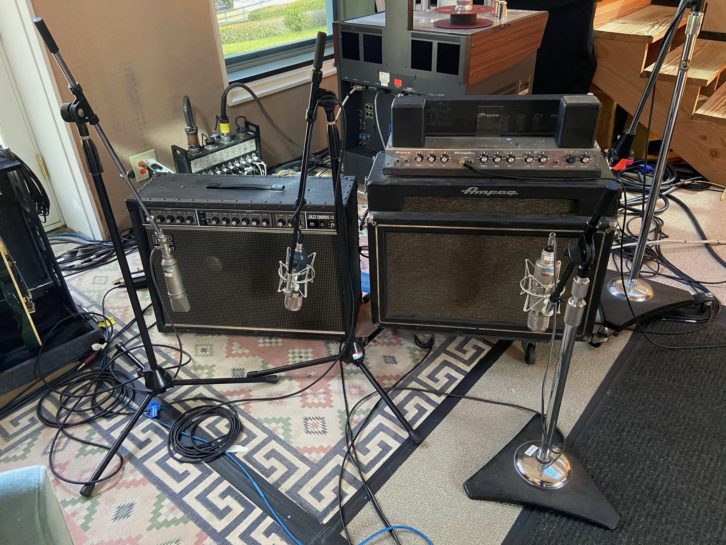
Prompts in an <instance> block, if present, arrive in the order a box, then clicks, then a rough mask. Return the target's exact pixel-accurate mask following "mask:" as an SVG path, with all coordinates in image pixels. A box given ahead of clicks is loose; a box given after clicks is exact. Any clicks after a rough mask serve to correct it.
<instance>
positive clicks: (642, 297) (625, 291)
mask: <svg viewBox="0 0 726 545" xmlns="http://www.w3.org/2000/svg"><path fill="white" fill-rule="evenodd" d="M607 287H608V292H609V293H610V295H612V296H613V297H616V298H618V299H623V300H625V299H629V300H630V301H632V302H634V303H642V302H643V301H647V300H649V299H652V298H653V296H654V295H655V291H654V290H653V287H652V286H651V285H650V284H649V283H648V282H646V281H645V280H643V279H642V278H635V279H633V280H623V279H622V278H615V279H613V280H611V281H610V282H609V283H608V284H607Z"/></svg>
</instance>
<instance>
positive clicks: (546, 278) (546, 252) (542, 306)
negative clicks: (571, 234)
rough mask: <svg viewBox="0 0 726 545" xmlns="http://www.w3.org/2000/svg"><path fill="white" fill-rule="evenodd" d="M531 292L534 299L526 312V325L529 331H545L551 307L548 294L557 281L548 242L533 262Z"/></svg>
mask: <svg viewBox="0 0 726 545" xmlns="http://www.w3.org/2000/svg"><path fill="white" fill-rule="evenodd" d="M532 280H533V281H532V283H531V292H532V295H533V299H534V301H533V302H532V303H531V307H530V309H529V313H528V314H527V327H528V328H529V329H530V330H531V331H547V328H548V327H549V325H550V317H551V316H552V314H553V309H552V308H551V306H550V305H549V296H550V295H551V294H552V292H553V291H554V289H555V283H556V281H557V262H556V260H555V252H554V247H553V245H551V244H550V243H549V242H548V243H547V246H545V247H544V249H543V250H542V254H541V255H540V257H539V259H538V260H537V261H536V262H535V263H534V271H533V272H532Z"/></svg>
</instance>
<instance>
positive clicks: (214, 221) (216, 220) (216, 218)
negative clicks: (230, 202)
mask: <svg viewBox="0 0 726 545" xmlns="http://www.w3.org/2000/svg"><path fill="white" fill-rule="evenodd" d="M209 223H211V224H212V225H217V224H218V223H219V218H218V217H217V216H215V217H213V218H212V219H211V220H209Z"/></svg>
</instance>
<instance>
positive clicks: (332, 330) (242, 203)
mask: <svg viewBox="0 0 726 545" xmlns="http://www.w3.org/2000/svg"><path fill="white" fill-rule="evenodd" d="M342 183H343V200H344V205H345V221H346V224H347V232H348V235H349V236H348V239H347V240H342V239H339V238H338V237H337V236H336V223H335V211H334V201H333V182H332V179H331V178H311V179H309V180H308V184H307V192H306V195H305V206H304V209H303V212H302V214H301V216H300V225H301V227H302V232H303V237H304V238H303V241H304V249H305V252H306V253H308V254H311V253H313V252H315V253H316V259H315V278H314V281H313V282H312V283H311V284H310V285H309V287H308V296H307V298H306V299H305V301H304V303H303V305H302V309H301V310H299V311H297V312H291V311H288V310H286V309H285V307H284V303H283V295H282V294H281V293H278V284H279V276H278V269H279V262H280V261H284V259H285V256H286V251H287V248H288V247H289V246H290V245H291V243H292V218H293V215H294V205H295V200H296V197H297V191H298V184H299V182H298V178H295V177H289V178H287V177H285V178H283V177H273V176H245V177H240V178H232V177H229V176H205V175H197V176H191V175H181V174H168V175H164V176H160V177H159V178H155V179H153V180H152V181H151V182H149V183H148V184H147V185H146V186H144V187H143V188H142V189H141V190H140V191H139V193H140V195H141V198H142V200H143V202H144V204H145V205H146V207H147V208H148V210H149V212H150V214H152V215H153V216H154V218H155V219H156V221H157V222H158V224H159V225H160V226H161V228H162V229H163V230H164V233H165V234H166V235H168V236H171V238H172V245H173V252H174V257H175V258H176V260H177V261H178V263H179V269H180V272H181V275H182V278H183V281H184V285H185V287H186V290H187V296H188V298H189V303H190V305H191V310H190V311H189V312H186V313H177V312H171V311H169V309H170V305H169V300H168V296H167V294H166V292H165V291H164V289H163V286H164V281H163V277H162V271H161V267H160V259H161V256H160V255H159V252H155V255H154V256H153V260H151V262H150V256H151V252H152V249H153V248H154V246H155V244H156V242H155V240H154V234H153V232H152V230H151V228H150V225H149V223H148V221H147V219H146V218H144V217H143V214H142V212H141V210H140V208H139V207H138V204H137V202H136V200H135V199H133V198H129V199H128V200H127V207H128V209H129V212H130V214H131V219H132V223H133V226H134V234H135V236H136V238H137V240H138V243H139V251H140V254H141V257H142V260H143V265H144V269H145V272H146V276H147V279H148V280H149V286H150V290H151V294H152V303H153V305H154V311H155V313H156V318H157V323H158V327H159V329H160V330H161V331H166V332H168V331H171V330H172V323H173V324H174V325H175V326H176V327H177V328H178V329H179V330H182V331H218V332H227V333H245V334H257V335H299V336H322V337H339V336H342V335H343V334H344V323H345V322H344V317H345V318H346V319H347V317H349V316H350V312H351V305H353V304H355V305H356V309H357V305H358V302H359V300H360V262H359V258H358V228H357V208H356V206H357V203H356V195H357V193H356V188H355V184H354V183H353V182H352V181H351V180H349V179H344V180H343V182H342ZM343 244H344V245H346V246H347V248H348V252H347V255H348V256H349V259H350V267H351V270H352V271H353V292H354V293H355V294H357V295H356V296H355V299H356V301H355V303H353V301H352V298H348V299H351V300H345V301H344V299H346V297H345V296H344V293H345V292H346V291H347V289H348V288H347V287H346V285H345V284H343V281H344V280H343V278H345V282H346V283H347V282H348V280H347V277H342V276H341V268H342V267H343V265H344V262H343V261H342V259H343V257H342V256H343V255H344V254H345V253H346V252H345V251H344V248H343V247H342V246H341V245H343ZM153 279H156V283H154V280H153ZM157 286H159V287H160V288H161V293H160V292H158V291H157V289H156V287H157Z"/></svg>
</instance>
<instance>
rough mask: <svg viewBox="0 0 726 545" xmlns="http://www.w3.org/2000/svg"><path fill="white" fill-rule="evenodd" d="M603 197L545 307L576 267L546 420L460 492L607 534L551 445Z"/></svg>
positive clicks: (593, 491)
mask: <svg viewBox="0 0 726 545" xmlns="http://www.w3.org/2000/svg"><path fill="white" fill-rule="evenodd" d="M610 191H613V192H617V191H618V189H617V188H616V187H613V188H611V190H610ZM608 193H609V192H607V193H605V194H604V195H603V197H602V200H601V201H600V204H599V205H598V206H597V212H596V213H595V214H594V215H593V216H592V218H590V220H589V221H588V222H587V225H586V227H585V230H584V232H583V233H582V235H581V236H580V239H579V240H578V242H576V243H572V244H570V245H569V246H568V247H567V250H566V254H567V256H568V257H569V259H570V262H569V264H568V265H567V268H566V269H565V272H564V274H563V275H562V277H561V278H560V279H559V281H558V283H557V286H556V287H555V290H554V291H553V293H552V294H551V295H550V299H549V302H548V310H553V311H554V310H555V308H556V306H557V305H558V304H559V302H560V301H561V299H562V294H563V293H564V290H565V287H566V285H567V283H568V282H569V280H570V277H571V276H572V274H573V273H574V272H575V268H577V275H576V276H575V277H574V278H573V280H572V288H571V296H570V298H569V299H568V301H567V306H566V308H565V316H564V328H563V333H562V342H561V345H560V352H559V356H558V358H557V367H556V369H555V374H554V377H553V379H552V380H553V383H554V391H553V392H552V395H551V397H550V400H549V407H548V409H547V415H546V418H545V417H544V416H543V415H538V416H535V417H534V418H532V420H530V422H529V423H528V424H527V425H526V426H525V428H524V429H523V430H522V431H521V432H520V433H519V434H518V435H517V436H516V437H515V438H514V439H512V441H510V442H509V444H508V445H507V446H506V447H504V449H502V451H500V452H499V453H498V454H497V455H496V456H495V457H494V458H492V460H491V461H490V462H489V463H487V464H486V465H485V466H484V467H482V468H481V469H480V470H479V471H478V472H477V473H476V474H474V475H473V476H472V477H471V478H469V480H468V481H466V483H464V489H465V490H466V493H467V495H468V496H469V497H470V498H472V499H478V500H495V501H505V502H509V503H512V502H513V503H522V504H525V505H533V506H536V507H540V508H545V509H551V510H555V511H560V512H562V513H565V514H568V515H572V516H575V517H577V518H581V519H584V520H587V521H590V522H594V523H595V524H599V525H601V526H604V527H605V528H608V529H611V530H612V529H614V528H615V527H616V526H617V525H618V522H619V520H620V517H619V515H618V514H617V513H616V512H615V510H614V509H613V508H612V506H611V505H610V503H609V502H608V500H607V499H606V498H605V496H603V494H602V492H600V490H599V488H598V487H597V485H596V484H595V482H594V481H593V480H592V479H591V478H590V476H589V475H588V474H587V472H586V471H585V468H584V467H583V466H582V464H581V462H579V461H578V460H577V459H576V458H575V457H574V456H572V455H571V454H565V452H564V451H562V450H559V449H557V448H556V447H555V446H554V443H555V440H558V441H562V439H561V437H556V435H559V434H558V433H557V420H558V418H559V414H560V408H561V406H562V398H563V395H564V392H565V385H566V383H567V375H568V373H569V369H570V362H571V360H572V352H573V350H574V347H575V341H576V339H577V330H578V329H579V327H580V325H581V324H582V318H583V316H584V314H585V307H586V305H587V302H586V296H587V292H588V289H589V287H590V278H589V273H590V267H591V266H592V263H593V262H594V258H595V233H596V232H597V229H598V224H599V223H600V218H601V215H602V212H601V210H603V208H604V205H605V203H606V202H608V200H609V199H608V197H609V196H611V195H608ZM543 419H544V421H543ZM512 461H513V462H514V463H512Z"/></svg>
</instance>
